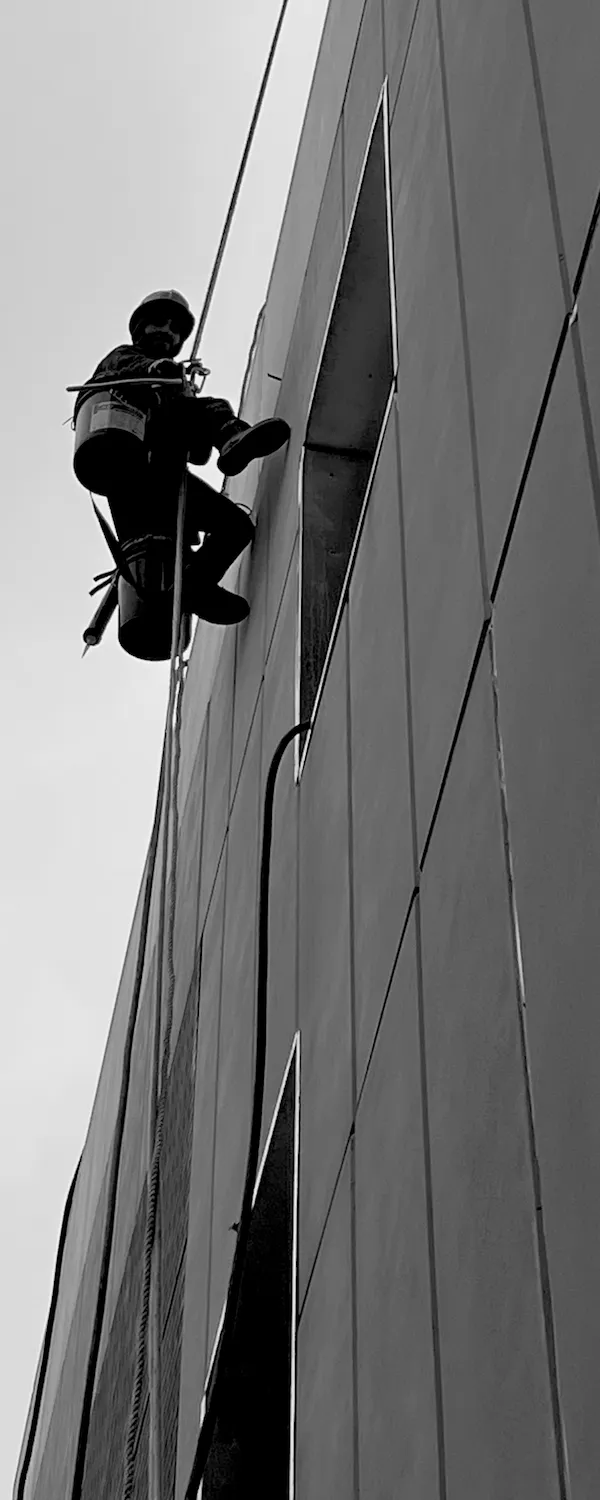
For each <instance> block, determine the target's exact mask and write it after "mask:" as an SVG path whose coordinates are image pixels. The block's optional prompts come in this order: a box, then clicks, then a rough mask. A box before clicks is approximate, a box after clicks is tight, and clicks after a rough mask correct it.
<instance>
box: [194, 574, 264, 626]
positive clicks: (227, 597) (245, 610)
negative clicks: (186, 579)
mask: <svg viewBox="0 0 600 1500" xmlns="http://www.w3.org/2000/svg"><path fill="white" fill-rule="evenodd" d="M184 610H185V611H186V612H189V613H190V614H193V615H197V616H198V619H199V620H208V621H209V622H210V624H211V625H239V624H240V622H241V621H242V620H245V619H246V618H247V616H248V615H249V614H250V605H249V604H248V601H247V599H243V598H242V596H241V594H232V593H231V590H230V589H223V588H220V586H219V584H217V583H213V584H206V585H205V586H204V587H201V588H198V587H196V588H194V590H193V591H192V590H190V597H189V598H188V597H187V595H184Z"/></svg>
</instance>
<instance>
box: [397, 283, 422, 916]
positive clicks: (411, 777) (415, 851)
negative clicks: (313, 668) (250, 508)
mask: <svg viewBox="0 0 600 1500" xmlns="http://www.w3.org/2000/svg"><path fill="white" fill-rule="evenodd" d="M394 290H395V289H394ZM394 425H395V435H396V472H397V481H398V516H399V524H400V591H401V594H402V623H403V633H404V694H405V699H406V738H407V744H408V781H409V794H410V820H411V838H412V855H413V880H414V884H415V887H418V885H419V878H420V875H419V846H418V831H417V794H416V782H415V747H414V724H413V708H412V674H411V665H410V625H409V618H408V580H407V562H406V532H405V528H404V497H403V490H402V451H401V445H400V412H399V410H398V397H397V396H396V399H395V401H394Z"/></svg>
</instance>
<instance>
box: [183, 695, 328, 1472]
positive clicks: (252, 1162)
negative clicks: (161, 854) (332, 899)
mask: <svg viewBox="0 0 600 1500" xmlns="http://www.w3.org/2000/svg"><path fill="white" fill-rule="evenodd" d="M309 727H310V726H309V725H308V724H295V725H294V727H293V729H288V731H287V733H286V734H284V735H283V737H282V739H280V741H279V744H278V746H277V748H276V750H275V753H274V755H273V757H272V760H271V764H270V766H269V771H268V775H267V782H266V787H265V801H264V812H263V835H262V852H261V861H260V886H259V905H258V964H257V977H256V1038H255V1064H254V1087H253V1096H252V1119H251V1122H250V1140H249V1143H248V1157H247V1162H246V1176H245V1180H244V1191H243V1196H242V1208H241V1213H240V1218H239V1228H238V1234H237V1240H236V1247H235V1253H234V1257H233V1265H232V1267H231V1275H230V1278H229V1287H228V1290H227V1301H226V1304H225V1316H224V1319H223V1330H222V1333H221V1339H220V1343H219V1351H218V1354H217V1362H216V1372H215V1376H214V1379H213V1382H212V1389H211V1393H210V1397H209V1401H208V1406H207V1410H206V1414H205V1417H204V1421H203V1423H202V1427H201V1428H200V1432H199V1435H198V1441H197V1444H196V1452H195V1454H194V1461H193V1463H192V1470H191V1474H190V1477H189V1480H188V1483H187V1488H186V1491H185V1496H184V1500H196V1496H197V1494H198V1490H199V1487H200V1484H201V1482H202V1478H203V1475H204V1470H205V1468H206V1464H207V1461H208V1455H209V1453H210V1447H211V1443H212V1440H213V1437H214V1434H215V1428H216V1425H217V1418H218V1414H219V1404H220V1401H221V1395H222V1391H223V1386H224V1383H225V1380H226V1378H227V1363H228V1360H229V1356H230V1353H231V1344H232V1340H233V1335H234V1332H235V1324H236V1318H237V1312H238V1305H239V1300H240V1291H241V1286H242V1279H243V1275H244V1266H245V1262H246V1255H247V1251H248V1240H249V1235H250V1221H251V1218H252V1205H253V1197H254V1185H255V1182H256V1172H257V1168H258V1154H259V1149H260V1133H261V1128H262V1109H263V1099H264V1091H265V1065H266V1057H267V986H268V977H269V887H270V878H271V845H272V842H273V805H274V801H275V784H276V781H277V773H278V771H279V767H280V765H281V761H282V758H283V755H284V753H285V751H286V749H287V746H288V745H289V743H290V741H291V740H293V739H295V737H296V735H298V734H302V733H303V732H304V731H305V730H307V729H308V728H309Z"/></svg>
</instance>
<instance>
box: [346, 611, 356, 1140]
mask: <svg viewBox="0 0 600 1500" xmlns="http://www.w3.org/2000/svg"><path fill="white" fill-rule="evenodd" d="M346 777H347V798H348V929H349V964H350V1066H351V1074H352V1078H351V1082H352V1121H354V1117H355V1114H356V1096H357V1058H356V970H355V945H354V931H355V926H354V816H353V804H352V699H351V668H350V611H349V609H348V608H346Z"/></svg>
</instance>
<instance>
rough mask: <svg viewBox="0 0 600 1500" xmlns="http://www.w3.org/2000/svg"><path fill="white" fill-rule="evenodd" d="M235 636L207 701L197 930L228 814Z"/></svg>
mask: <svg viewBox="0 0 600 1500" xmlns="http://www.w3.org/2000/svg"><path fill="white" fill-rule="evenodd" d="M235 655H236V637H235V631H233V630H231V631H230V632H229V634H228V635H226V636H225V640H224V642H223V650H222V654H221V660H220V668H219V672H218V675H217V678H216V682H215V685H214V688H213V692H212V695H211V700H210V710H209V724H208V751H207V756H208V759H207V764H206V801H205V809H204V839H203V846H202V869H201V872H200V910H199V917H198V922H199V928H198V930H199V932H201V931H202V927H203V925H204V919H205V916H206V912H207V910H208V904H209V901H210V896H211V891H212V888H213V885H214V880H215V875H216V873H217V867H218V864H219V861H220V859H221V855H222V851H223V842H224V839H225V832H226V828H227V820H228V815H229V798H230V778H231V749H232V737H233V701H234V692H235Z"/></svg>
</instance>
